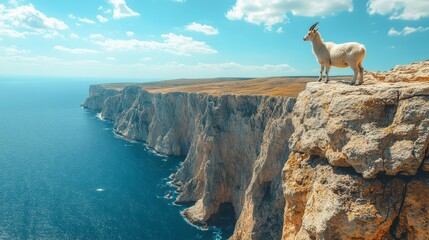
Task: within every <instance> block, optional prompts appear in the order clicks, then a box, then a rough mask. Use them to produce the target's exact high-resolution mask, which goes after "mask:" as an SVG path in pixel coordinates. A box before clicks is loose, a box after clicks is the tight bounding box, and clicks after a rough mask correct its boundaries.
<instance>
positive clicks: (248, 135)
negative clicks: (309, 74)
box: [83, 61, 429, 240]
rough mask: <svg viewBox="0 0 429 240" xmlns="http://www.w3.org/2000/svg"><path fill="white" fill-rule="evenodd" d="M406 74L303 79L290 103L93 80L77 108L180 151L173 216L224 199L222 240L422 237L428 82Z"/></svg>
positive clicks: (426, 202) (426, 225) (426, 220)
mask: <svg viewBox="0 0 429 240" xmlns="http://www.w3.org/2000/svg"><path fill="white" fill-rule="evenodd" d="M428 64H429V62H428V61H426V62H422V63H421V64H417V65H418V66H420V67H419V68H420V69H422V68H423V67H427V65H428ZM422 66H423V67H422ZM410 69H411V70H410ZM401 71H402V72H404V71H406V72H407V74H409V75H412V68H409V67H397V68H395V69H394V71H392V72H390V73H383V74H384V75H383V76H390V77H392V76H396V75H394V74H397V73H398V72H401ZM415 71H419V70H418V69H417V70H416V69H415ZM378 74H380V73H378ZM419 74H421V75H424V76H423V78H422V77H421V76H420V75H419V77H418V79H420V80H421V79H425V78H424V77H425V73H424V72H419ZM372 76H375V75H372ZM391 79H393V78H391ZM395 79H398V78H396V77H395ZM416 79H417V78H416ZM416 79H414V80H412V81H411V82H408V83H405V82H396V83H392V82H386V77H385V78H384V79H382V80H385V82H380V81H377V80H376V81H367V82H366V85H363V86H350V85H347V84H345V83H343V82H341V81H339V82H330V83H329V84H321V83H309V84H308V85H307V87H306V90H305V91H303V92H301V93H300V95H299V97H298V98H297V100H296V101H295V99H293V98H287V97H270V96H234V95H222V96H211V95H208V94H204V93H187V92H169V93H151V92H148V91H146V90H144V89H142V88H141V87H140V86H138V85H131V86H128V87H125V88H124V89H122V90H121V89H115V88H112V87H110V86H103V85H98V86H92V87H91V88H90V96H89V97H88V99H87V100H86V102H85V103H84V104H83V106H84V107H86V108H90V109H96V110H98V111H101V115H102V117H104V118H106V119H108V120H110V121H113V122H114V129H115V131H116V132H117V133H118V134H121V135H123V136H125V137H127V138H129V139H134V140H139V141H144V142H146V143H147V144H148V145H149V146H150V147H152V148H154V149H155V150H157V151H159V152H162V153H166V154H171V155H182V156H185V157H186V159H185V161H184V163H183V165H182V166H181V168H180V170H179V171H178V172H177V173H176V174H175V176H174V183H175V184H177V185H178V186H179V191H180V195H179V197H178V199H177V201H178V202H194V205H192V206H191V207H190V208H188V209H186V210H185V211H184V213H183V214H184V215H185V216H186V217H187V218H188V219H189V221H191V222H193V223H194V224H198V225H205V224H206V223H207V221H208V220H209V219H210V217H211V216H212V215H213V214H215V213H216V212H217V211H218V210H219V207H220V206H221V204H222V203H231V204H232V205H233V207H234V210H235V213H236V218H237V224H236V228H235V231H234V234H233V236H232V239H246V240H247V239H264V240H265V239H281V238H282V239H429V176H428V174H429V173H427V171H429V154H428V145H429V83H428V82H414V81H417V80H418V79H417V80H416ZM388 81H389V80H388ZM282 169H283V170H282Z"/></svg>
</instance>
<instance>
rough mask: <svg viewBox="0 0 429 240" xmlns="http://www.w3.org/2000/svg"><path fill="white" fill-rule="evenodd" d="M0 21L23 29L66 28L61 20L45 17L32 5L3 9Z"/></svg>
mask: <svg viewBox="0 0 429 240" xmlns="http://www.w3.org/2000/svg"><path fill="white" fill-rule="evenodd" d="M0 20H1V21H4V22H8V23H9V24H10V25H12V26H15V27H20V28H25V29H31V30H34V29H41V30H44V29H49V30H65V29H67V28H68V26H67V25H66V24H65V23H64V22H63V21H61V20H58V19H56V18H52V17H47V16H46V15H45V14H43V13H42V12H40V11H39V10H37V9H36V8H35V7H34V6H33V5H32V4H29V5H26V6H20V7H16V8H13V9H3V10H2V11H1V12H0Z"/></svg>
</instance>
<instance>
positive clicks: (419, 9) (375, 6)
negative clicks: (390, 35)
mask: <svg viewBox="0 0 429 240" xmlns="http://www.w3.org/2000/svg"><path fill="white" fill-rule="evenodd" d="M367 7H368V9H367V10H368V13H369V14H371V15H373V14H380V15H389V19H402V20H418V19H420V18H424V17H428V16H429V1H427V0H369V2H368V4H367Z"/></svg>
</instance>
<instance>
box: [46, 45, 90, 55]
mask: <svg viewBox="0 0 429 240" xmlns="http://www.w3.org/2000/svg"><path fill="white" fill-rule="evenodd" d="M54 49H55V50H58V51H62V52H68V53H71V54H87V53H98V51H96V50H92V49H86V48H67V47H64V46H55V47H54Z"/></svg>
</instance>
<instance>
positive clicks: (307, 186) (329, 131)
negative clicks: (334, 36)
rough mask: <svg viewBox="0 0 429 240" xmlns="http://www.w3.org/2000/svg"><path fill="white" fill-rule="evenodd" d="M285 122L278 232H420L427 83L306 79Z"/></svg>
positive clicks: (400, 235) (295, 235)
mask: <svg viewBox="0 0 429 240" xmlns="http://www.w3.org/2000/svg"><path fill="white" fill-rule="evenodd" d="M399 69H401V68H399ZM426 74H427V73H426ZM387 75H388V74H387ZM292 122H293V125H294V127H295V131H294V133H293V134H292V136H291V138H290V140H289V144H290V145H289V146H290V149H291V154H290V156H289V158H288V160H287V162H286V164H285V167H284V169H283V175H282V178H283V191H284V194H285V202H286V204H285V211H284V213H285V215H284V225H283V237H282V238H283V239H428V237H429V212H428V202H429V195H428V191H429V185H428V182H429V174H428V173H427V172H426V171H428V146H429V83H428V82H415V83H404V82H397V83H386V82H380V81H377V82H373V83H372V84H366V85H363V86H355V87H351V86H350V85H346V84H344V83H342V82H336V83H330V84H318V83H309V84H307V88H306V90H304V91H303V92H301V93H300V95H299V97H298V99H297V102H296V104H295V107H294V111H293V117H292Z"/></svg>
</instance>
